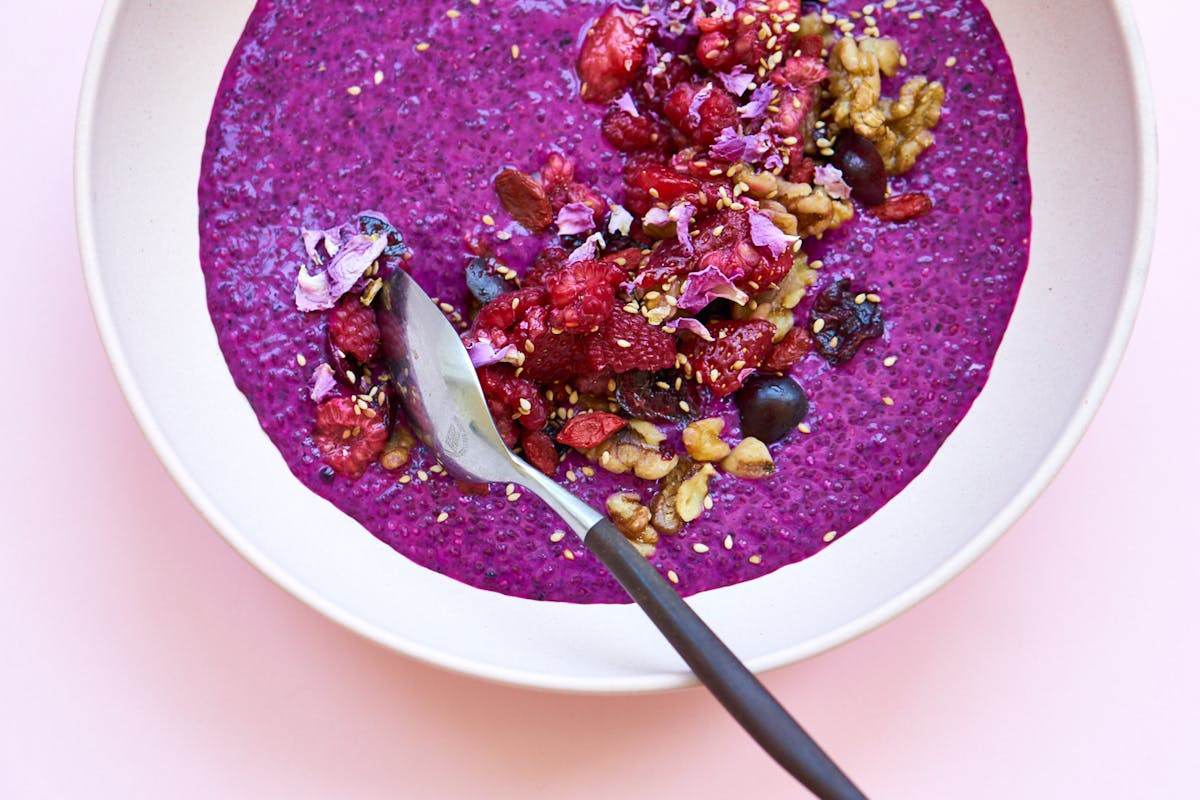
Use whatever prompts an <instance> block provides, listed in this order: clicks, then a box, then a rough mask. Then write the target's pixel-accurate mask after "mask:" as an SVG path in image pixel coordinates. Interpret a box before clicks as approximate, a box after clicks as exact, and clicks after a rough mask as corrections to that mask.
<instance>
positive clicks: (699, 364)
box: [686, 319, 775, 397]
mask: <svg viewBox="0 0 1200 800" xmlns="http://www.w3.org/2000/svg"><path fill="white" fill-rule="evenodd" d="M709 332H710V333H712V335H713V337H714V341H711V342H706V341H704V340H703V339H695V340H694V341H693V342H691V343H690V345H689V347H688V348H687V350H686V352H687V355H688V361H689V363H690V364H691V365H692V369H693V370H694V371H695V373H696V379H697V381H698V382H701V383H703V384H704V385H705V386H708V387H709V388H710V389H712V392H713V394H715V395H716V396H717V397H724V396H726V395H728V394H732V393H733V392H735V391H737V390H738V388H740V387H741V385H742V382H743V381H744V380H745V379H746V378H747V377H749V375H750V373H752V372H754V370H756V369H757V368H758V366H759V365H760V364H762V362H763V359H764V358H766V357H767V354H768V353H770V352H771V340H772V339H773V338H774V337H775V326H774V325H773V324H772V323H770V322H768V321H766V320H765V319H749V320H724V321H721V322H714V323H713V324H712V325H711V326H710V327H709Z"/></svg>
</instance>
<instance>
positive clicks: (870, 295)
mask: <svg viewBox="0 0 1200 800" xmlns="http://www.w3.org/2000/svg"><path fill="white" fill-rule="evenodd" d="M867 299H868V300H870V301H871V302H872V303H878V302H880V300H881V299H882V298H880V296H879V295H877V294H875V293H874V292H868V293H867Z"/></svg>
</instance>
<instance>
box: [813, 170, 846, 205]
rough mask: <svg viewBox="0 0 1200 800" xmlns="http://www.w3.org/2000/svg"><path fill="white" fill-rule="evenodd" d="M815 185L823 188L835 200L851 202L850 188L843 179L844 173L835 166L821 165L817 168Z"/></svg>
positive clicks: (814, 179)
mask: <svg viewBox="0 0 1200 800" xmlns="http://www.w3.org/2000/svg"><path fill="white" fill-rule="evenodd" d="M813 183H815V184H816V185H817V186H822V187H824V189H825V192H826V194H828V195H829V196H830V197H832V198H833V199H834V200H849V199H850V186H849V185H848V184H847V183H846V181H845V179H844V178H843V177H842V171H841V170H840V169H838V168H837V167H835V166H834V165H833V164H821V165H820V166H818V167H817V168H816V175H815V177H814V178H813Z"/></svg>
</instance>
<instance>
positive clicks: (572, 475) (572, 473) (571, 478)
mask: <svg viewBox="0 0 1200 800" xmlns="http://www.w3.org/2000/svg"><path fill="white" fill-rule="evenodd" d="M567 480H569V481H570V482H571V483H574V482H575V481H577V480H579V476H578V475H576V474H575V470H573V469H569V470H567Z"/></svg>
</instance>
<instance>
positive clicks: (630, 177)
mask: <svg viewBox="0 0 1200 800" xmlns="http://www.w3.org/2000/svg"><path fill="white" fill-rule="evenodd" d="M651 190H653V191H651ZM699 191H700V182H699V181H697V180H696V179H695V178H692V177H689V176H687V175H680V174H679V173H678V172H673V171H672V170H669V169H667V168H666V167H664V166H660V165H658V164H642V165H638V166H635V167H633V168H632V169H628V170H626V173H625V207H626V208H628V209H629V210H630V211H632V212H633V213H634V214H637V215H638V216H642V215H644V214H645V213H646V212H647V211H649V210H650V209H651V207H653V206H654V204H655V203H665V204H667V205H670V204H672V203H674V202H675V201H676V200H679V199H681V198H683V197H684V196H685V195H688V194H693V193H696V192H699Z"/></svg>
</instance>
